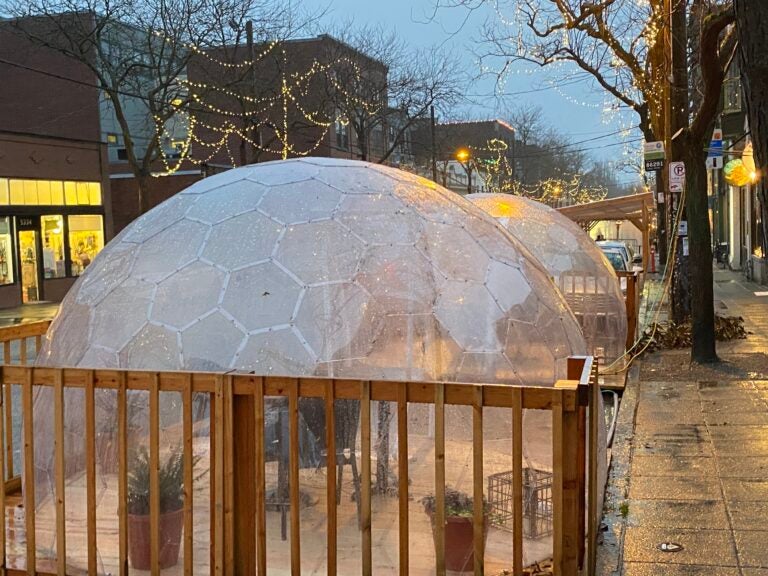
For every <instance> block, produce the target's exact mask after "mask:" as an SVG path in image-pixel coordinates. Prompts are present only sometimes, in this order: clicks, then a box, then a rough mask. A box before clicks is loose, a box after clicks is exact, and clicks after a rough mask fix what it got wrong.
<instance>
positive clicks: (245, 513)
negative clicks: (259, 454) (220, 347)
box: [228, 377, 263, 574]
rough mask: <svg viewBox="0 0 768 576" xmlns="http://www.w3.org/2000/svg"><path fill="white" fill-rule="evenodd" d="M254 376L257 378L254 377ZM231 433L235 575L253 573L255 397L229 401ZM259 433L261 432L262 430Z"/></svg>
mask: <svg viewBox="0 0 768 576" xmlns="http://www.w3.org/2000/svg"><path fill="white" fill-rule="evenodd" d="M254 378H255V379H256V378H257V377H254ZM232 418H233V429H234V435H233V438H231V439H230V440H228V441H231V442H233V444H234V446H233V458H232V460H233V462H232V464H233V468H234V470H233V472H234V494H233V496H234V499H235V501H234V507H233V509H232V512H233V514H234V524H235V529H234V539H235V542H234V547H235V549H234V552H235V574H255V573H256V546H255V542H256V540H255V536H256V483H257V481H258V477H257V474H259V472H257V469H256V397H255V396H254V395H253V394H237V395H235V396H234V398H233V402H232ZM262 433H263V431H262Z"/></svg>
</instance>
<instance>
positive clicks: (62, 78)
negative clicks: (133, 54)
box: [0, 22, 112, 307]
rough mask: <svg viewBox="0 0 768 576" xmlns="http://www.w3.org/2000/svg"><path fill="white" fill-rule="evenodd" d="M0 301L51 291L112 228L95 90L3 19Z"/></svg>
mask: <svg viewBox="0 0 768 576" xmlns="http://www.w3.org/2000/svg"><path fill="white" fill-rule="evenodd" d="M0 78H2V79H3V81H2V82H0V307H8V306H15V305H18V304H20V303H22V302H36V301H40V300H49V301H58V300H61V299H62V298H63V296H64V294H66V292H67V290H68V289H69V287H70V286H71V285H72V283H73V282H74V281H75V280H76V278H77V276H78V275H79V274H80V273H81V272H82V271H83V269H84V268H85V267H86V266H87V265H88V264H89V263H90V261H91V260H92V259H93V258H94V257H95V255H96V254H97V253H98V251H99V250H100V249H101V248H102V247H103V245H104V242H105V241H106V240H107V239H108V238H109V237H110V236H111V233H112V219H111V212H112V211H111V202H110V189H109V178H108V161H107V154H106V146H105V145H104V144H103V143H102V141H101V138H100V125H99V92H98V90H97V89H96V88H95V80H94V78H93V76H92V74H90V72H89V71H88V70H87V68H86V67H85V66H82V65H79V64H78V63H76V62H74V61H72V60H70V59H68V58H65V57H63V56H61V55H59V54H57V53H55V52H53V51H51V50H46V49H43V48H38V47H35V46H34V45H32V44H30V43H29V42H28V41H27V40H26V39H24V38H22V37H21V36H19V35H18V34H17V33H15V32H14V31H13V30H12V28H11V27H10V25H9V23H8V22H0Z"/></svg>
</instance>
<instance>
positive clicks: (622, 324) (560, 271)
mask: <svg viewBox="0 0 768 576" xmlns="http://www.w3.org/2000/svg"><path fill="white" fill-rule="evenodd" d="M466 198H467V199H468V200H470V201H471V202H473V203H474V204H475V205H477V206H479V207H480V208H482V209H483V210H485V211H486V212H488V214H490V215H491V216H493V217H494V218H496V219H497V220H499V222H500V223H501V224H502V225H503V226H504V227H505V228H506V229H507V230H508V231H509V232H510V233H511V234H512V235H513V236H514V237H515V238H517V240H519V241H520V243H521V244H523V245H524V246H525V247H526V248H528V250H530V252H531V253H532V254H533V255H534V256H535V257H536V258H537V259H538V260H539V262H541V264H542V265H543V266H544V267H545V268H546V269H547V271H548V272H549V273H550V274H551V275H552V278H553V279H554V281H555V283H556V284H557V286H558V287H559V288H560V291H561V292H562V294H563V296H565V299H566V301H567V302H568V305H569V306H570V308H571V311H572V312H573V313H574V315H575V316H576V319H577V320H578V321H579V324H580V325H581V327H582V330H583V333H584V339H585V340H586V343H587V347H588V349H589V352H590V353H592V354H595V355H596V356H604V357H605V358H606V359H607V360H609V361H612V360H615V359H616V358H619V357H620V356H621V355H622V354H623V353H624V349H625V346H626V339H627V311H626V306H625V304H624V296H623V295H622V293H621V286H620V285H619V281H618V278H617V277H616V273H615V272H614V270H613V268H612V267H611V265H610V263H609V262H608V261H607V260H606V258H605V256H603V253H602V251H601V250H600V248H599V247H598V246H597V245H596V244H595V243H594V241H593V240H592V239H591V238H590V237H589V236H588V235H587V234H585V233H584V231H583V230H582V229H581V228H579V226H578V225H577V224H576V223H575V222H573V221H572V220H570V219H569V218H567V217H566V216H563V215H562V214H560V212H558V211H557V210H554V209H553V208H550V207H549V206H546V205H544V204H542V203H540V202H536V201H534V200H530V199H528V198H522V197H520V196H513V195H510V194H470V195H468V196H466Z"/></svg>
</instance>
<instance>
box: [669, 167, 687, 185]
mask: <svg viewBox="0 0 768 576" xmlns="http://www.w3.org/2000/svg"><path fill="white" fill-rule="evenodd" d="M684 188H685V163H684V162H670V163H669V191H670V192H682V191H683V189H684Z"/></svg>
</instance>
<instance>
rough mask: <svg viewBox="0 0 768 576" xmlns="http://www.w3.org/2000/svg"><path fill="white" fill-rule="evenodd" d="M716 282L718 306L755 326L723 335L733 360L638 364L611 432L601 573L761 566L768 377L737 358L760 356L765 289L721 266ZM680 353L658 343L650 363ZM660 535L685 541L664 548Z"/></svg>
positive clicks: (725, 575) (766, 571) (764, 558)
mask: <svg viewBox="0 0 768 576" xmlns="http://www.w3.org/2000/svg"><path fill="white" fill-rule="evenodd" d="M715 282H716V293H715V300H716V306H717V309H718V312H719V313H721V314H723V315H741V316H743V317H744V319H745V324H746V326H747V329H748V330H750V331H751V332H753V334H750V336H749V337H748V339H747V340H741V341H736V342H732V343H727V344H723V345H721V346H720V347H719V349H718V351H719V353H720V355H721V357H723V358H724V359H725V360H727V361H728V362H729V363H730V364H726V365H724V367H722V368H719V369H715V370H709V371H707V370H705V371H700V370H694V371H691V372H690V374H691V377H690V378H689V379H677V380H675V381H668V380H669V378H667V379H666V380H665V371H664V370H663V369H660V370H657V371H654V370H646V369H643V370H638V369H635V370H633V374H632V375H631V376H632V377H631V378H630V384H629V386H628V389H627V392H626V393H625V396H624V399H623V405H622V408H621V413H620V423H619V427H618V430H617V437H616V439H615V442H614V467H613V470H612V472H611V485H610V487H609V493H608V497H607V502H608V504H607V506H608V510H607V512H606V523H607V526H608V530H607V532H606V533H605V538H604V543H603V546H602V547H601V550H600V554H599V570H598V573H599V574H603V575H609V574H611V575H624V576H645V575H649V576H650V575H654V576H656V575H658V576H679V575H712V576H737V575H738V576H768V377H766V376H765V374H764V372H762V371H761V370H762V368H760V370H757V371H755V372H754V373H751V372H750V373H751V374H752V376H750V377H749V378H745V377H744V376H745V373H747V372H745V370H743V369H742V368H743V366H748V365H750V363H755V362H756V363H757V364H756V365H758V366H761V367H762V366H764V363H765V362H764V360H765V355H764V354H763V353H764V352H765V351H768V296H756V295H755V294H754V293H755V292H756V291H761V290H766V288H765V287H762V288H761V287H759V286H756V285H754V284H751V283H747V282H745V281H744V280H743V279H742V278H741V277H740V276H738V275H737V274H734V273H731V272H726V271H722V270H718V271H716V274H715ZM676 362H680V363H686V362H687V354H686V353H681V352H664V353H661V354H654V355H652V356H650V357H649V359H648V360H647V361H646V362H645V363H646V364H648V363H650V364H653V363H658V365H659V366H660V367H662V366H664V365H670V363H676ZM644 368H645V367H644ZM668 373H669V372H668V371H667V374H668ZM641 375H642V379H641V378H640V376H641ZM756 376H759V378H762V379H758V378H757V377H756ZM663 542H674V543H678V544H681V545H682V546H683V549H682V550H681V551H678V552H663V551H661V550H659V549H658V546H659V545H660V544H661V543H663Z"/></svg>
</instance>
